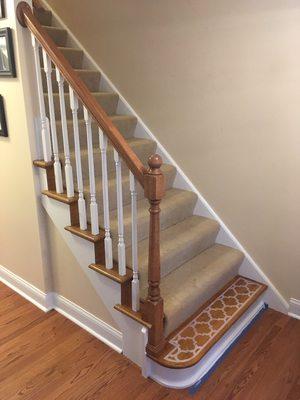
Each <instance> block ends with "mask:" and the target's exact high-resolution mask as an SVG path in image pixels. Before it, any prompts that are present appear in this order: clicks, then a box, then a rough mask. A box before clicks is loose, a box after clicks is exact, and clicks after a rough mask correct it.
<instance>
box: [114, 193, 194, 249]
mask: <svg viewBox="0 0 300 400" xmlns="http://www.w3.org/2000/svg"><path fill="white" fill-rule="evenodd" d="M196 200H197V196H196V194H195V193H194V192H190V191H188V190H181V189H174V188H171V189H169V190H167V191H166V193H165V196H164V198H163V201H162V202H161V218H160V224H161V229H166V228H167V227H169V226H171V225H173V224H176V223H178V222H180V221H182V220H184V219H185V218H186V217H188V216H190V215H191V214H192V212H193V209H194V206H195V203H196ZM110 218H111V219H110V224H111V232H112V235H113V237H115V238H116V237H117V233H118V215H117V210H113V211H112V212H111V215H110ZM123 218H124V237H125V243H127V244H128V245H129V244H130V243H131V204H129V205H126V206H124V208H123ZM137 220H138V223H137V224H138V240H139V241H140V240H143V239H145V238H146V237H148V234H149V201H148V199H141V200H139V201H138V202H137Z"/></svg>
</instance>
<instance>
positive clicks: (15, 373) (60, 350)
mask: <svg viewBox="0 0 300 400" xmlns="http://www.w3.org/2000/svg"><path fill="white" fill-rule="evenodd" d="M191 398H192V399H199V400H208V399H209V400H300V321H298V320H295V319H292V318H289V317H287V316H285V315H283V314H280V313H277V312H275V311H272V310H268V311H266V312H265V313H264V314H263V316H262V317H261V318H260V319H259V320H258V321H257V322H256V323H255V325H254V326H253V327H252V328H251V329H250V330H249V332H248V333H247V334H246V335H245V336H243V337H242V338H241V339H240V341H239V342H238V344H237V345H236V346H235V347H234V348H233V349H232V351H231V352H230V353H229V354H228V355H227V357H226V358H225V359H224V361H223V362H222V363H221V364H220V366H219V367H218V368H217V369H216V371H215V372H214V373H213V374H212V375H211V377H210V378H209V379H208V380H207V381H206V382H205V383H204V385H203V386H202V387H201V388H200V389H199V390H198V391H197V392H196V394H194V395H193V396H191V395H190V394H189V393H188V391H187V390H170V389H166V388H163V387H161V386H160V385H158V384H156V383H155V382H152V381H150V380H147V379H144V378H143V377H142V376H141V374H140V371H139V369H138V368H137V367H135V366H134V365H133V364H132V363H131V362H130V361H128V360H127V359H126V358H125V357H124V356H122V355H120V354H118V353H116V352H114V351H113V350H111V349H110V348H109V347H107V346H106V345H105V344H103V343H101V342H100V341H98V340H97V339H95V338H94V337H92V336H91V335H90V334H88V333H87V332H85V331H84V330H82V329H81V328H79V327H77V326H76V325H75V324H73V323H72V322H71V321H69V320H67V319H66V318H65V317H63V316H61V315H60V314H58V313H56V312H54V311H53V312H50V313H48V314H44V313H43V312H42V311H40V310H39V309H37V308H36V307H35V306H33V305H32V304H31V303H29V302H28V301H26V300H25V299H23V298H22V297H21V296H19V295H18V294H16V293H14V292H13V291H12V290H11V289H9V288H7V287H6V286H4V285H3V284H1V283H0V400H12V399H21V400H98V399H100V400H106V399H109V400H112V399H118V400H119V399H120V400H150V399H151V400H163V399H164V400H165V399H166V400H185V399H191Z"/></svg>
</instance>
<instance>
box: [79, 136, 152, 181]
mask: <svg viewBox="0 0 300 400" xmlns="http://www.w3.org/2000/svg"><path fill="white" fill-rule="evenodd" d="M131 148H132V149H133V151H134V152H135V153H136V155H137V156H138V157H139V159H140V160H141V161H142V163H144V164H146V162H147V159H148V157H149V156H150V155H151V154H154V153H155V150H156V144H155V143H154V142H151V141H149V142H147V143H146V144H144V145H142V146H139V145H135V144H134V145H132V146H131ZM71 161H72V162H73V164H74V166H75V156H74V155H72V156H71ZM81 162H82V172H83V179H84V180H85V181H87V183H88V177H89V171H88V156H87V152H85V153H82V157H81ZM94 165H95V176H96V177H100V178H101V177H102V168H101V154H100V149H99V151H97V150H95V151H94ZM107 169H108V172H109V178H111V177H114V174H115V161H114V153H113V148H112V146H109V147H108V149H107ZM122 173H123V174H124V176H125V174H127V173H128V168H127V166H126V164H125V163H124V162H122Z"/></svg>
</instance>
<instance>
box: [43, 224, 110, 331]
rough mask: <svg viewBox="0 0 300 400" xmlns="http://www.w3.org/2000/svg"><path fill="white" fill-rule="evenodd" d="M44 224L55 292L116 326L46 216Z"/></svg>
mask: <svg viewBox="0 0 300 400" xmlns="http://www.w3.org/2000/svg"><path fill="white" fill-rule="evenodd" d="M45 227H46V230H47V238H48V240H47V245H48V254H49V257H50V259H49V265H50V267H51V272H52V280H53V287H54V290H55V292H56V293H58V294H60V295H62V296H64V297H65V298H67V299H68V300H70V301H72V302H74V303H75V304H78V305H80V307H82V308H83V309H85V310H87V311H89V312H90V313H92V314H93V315H95V316H96V317H98V318H100V319H102V320H103V321H105V322H106V323H108V324H110V325H112V326H114V327H116V328H117V326H116V324H115V322H114V320H113V319H112V317H111V314H110V313H109V311H108V310H107V308H106V307H105V305H104V304H103V302H102V301H101V299H100V297H99V296H98V295H97V293H96V291H95V289H94V288H93V286H92V285H91V283H90V281H89V279H88V278H87V276H86V275H85V273H84V272H83V271H82V269H81V268H80V266H79V264H78V262H77V260H76V259H75V257H74V255H73V254H72V253H71V251H70V249H69V247H68V246H67V244H66V242H65V241H64V240H63V238H62V237H61V235H60V233H59V231H58V230H57V229H56V227H55V225H54V224H53V222H52V221H51V219H50V217H48V216H47V217H46V219H45ZM86 268H88V265H87V266H86Z"/></svg>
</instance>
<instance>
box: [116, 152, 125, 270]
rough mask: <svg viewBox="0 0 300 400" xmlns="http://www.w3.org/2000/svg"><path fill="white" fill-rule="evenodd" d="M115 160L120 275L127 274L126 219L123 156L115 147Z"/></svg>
mask: <svg viewBox="0 0 300 400" xmlns="http://www.w3.org/2000/svg"><path fill="white" fill-rule="evenodd" d="M114 160H115V164H116V182H117V208H118V266H119V275H126V254H125V242H124V221H123V193H122V170H121V168H122V166H121V158H120V156H119V154H118V152H117V151H116V150H115V149H114Z"/></svg>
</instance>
